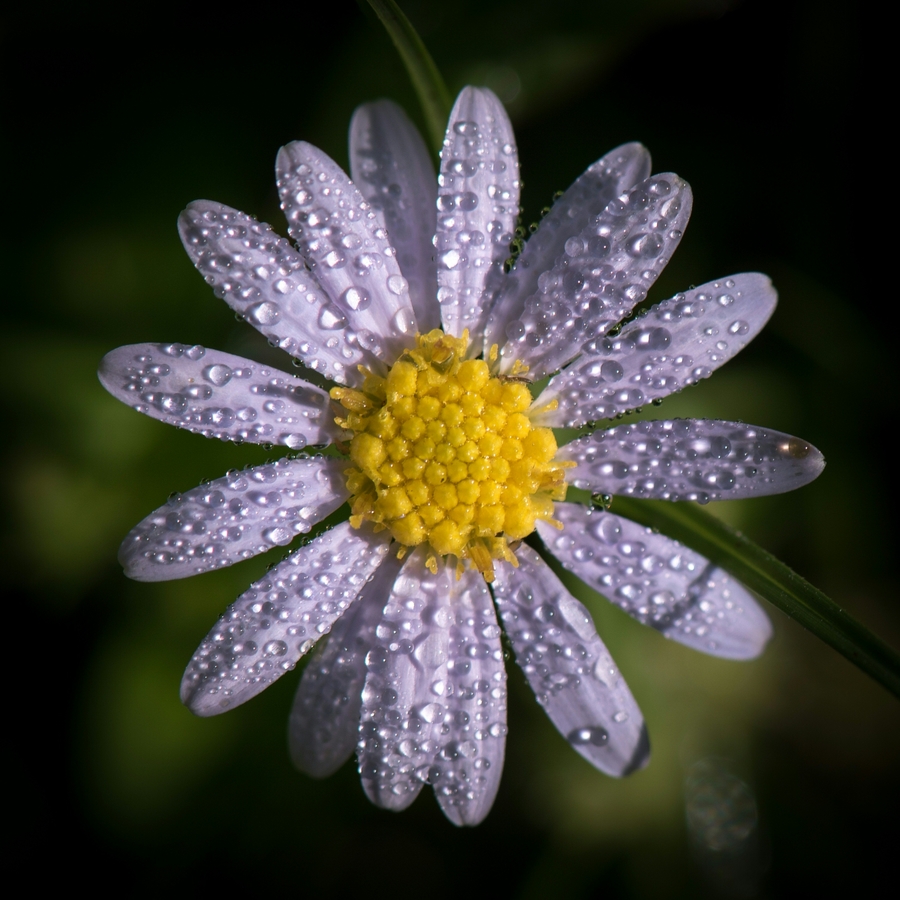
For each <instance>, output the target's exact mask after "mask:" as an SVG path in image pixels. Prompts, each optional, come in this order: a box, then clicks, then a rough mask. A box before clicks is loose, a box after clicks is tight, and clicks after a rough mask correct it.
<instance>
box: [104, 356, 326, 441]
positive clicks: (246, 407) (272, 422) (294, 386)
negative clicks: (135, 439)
mask: <svg viewBox="0 0 900 900" xmlns="http://www.w3.org/2000/svg"><path fill="white" fill-rule="evenodd" d="M98 374H99V376H100V381H101V383H102V384H103V386H104V387H105V388H106V389H107V390H108V391H109V392H110V393H111V394H112V395H113V396H114V397H115V398H116V399H117V400H121V401H122V402H123V403H127V404H128V405H129V406H131V407H133V408H134V409H136V410H137V411H138V412H142V413H144V414H145V415H148V416H151V417H152V418H154V419H159V420H160V421H162V422H166V423H168V424H169V425H176V426H177V427H178V428H186V429H187V430H188V431H195V432H197V433H199V434H202V435H204V436H205V437H217V438H221V439H222V440H232V441H250V442H251V443H254V444H283V445H284V446H285V447H290V448H291V449H292V450H301V449H303V448H304V447H306V446H308V445H311V444H330V443H331V442H332V441H333V440H334V439H335V438H336V437H338V436H339V435H340V434H341V431H340V429H339V428H338V427H337V426H336V425H335V424H334V416H333V414H332V413H331V411H330V408H329V406H330V404H329V399H328V394H326V393H325V391H323V390H320V389H319V388H317V387H313V386H312V385H311V384H307V383H306V382H305V381H300V380H299V379H298V378H296V377H295V376H293V375H289V374H288V373H287V372H281V371H279V370H278V369H272V368H269V367H268V366H264V365H261V364H260V363H258V362H254V361H253V360H250V359H244V358H242V357H240V356H232V355H231V354H230V353H222V352H221V351H220V350H207V349H205V348H204V347H200V346H193V347H191V346H188V345H186V344H131V345H129V346H127V347H119V348H118V349H117V350H113V351H112V352H111V353H107V354H106V356H104V357H103V362H101V363H100V372H99V373H98Z"/></svg>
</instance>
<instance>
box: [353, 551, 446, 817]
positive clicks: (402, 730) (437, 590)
mask: <svg viewBox="0 0 900 900" xmlns="http://www.w3.org/2000/svg"><path fill="white" fill-rule="evenodd" d="M455 578H456V572H455V569H453V568H451V567H448V566H447V565H444V564H440V565H439V568H438V572H437V574H436V575H432V574H431V572H429V571H428V569H426V568H425V554H424V551H423V550H421V549H419V550H416V551H414V552H413V553H412V554H411V555H410V556H409V557H408V558H407V561H406V564H405V565H404V566H403V569H402V570H401V572H400V575H399V577H398V578H397V580H396V582H395V583H394V589H393V591H392V592H391V596H390V598H389V599H388V601H387V605H386V606H385V609H384V614H383V616H382V619H381V621H380V622H379V624H378V626H377V627H376V630H375V634H376V637H377V639H378V643H377V644H376V646H374V647H373V648H372V649H371V650H370V651H369V653H368V655H367V656H366V669H367V671H366V681H365V686H364V687H363V694H362V699H363V706H362V715H361V718H360V729H359V748H358V753H359V772H360V776H361V778H362V784H363V789H364V790H365V792H366V794H367V795H368V797H369V799H370V800H371V801H372V802H373V803H375V804H376V805H377V806H382V807H384V808H385V809H393V810H399V809H404V808H405V807H407V806H409V804H410V803H412V801H413V800H415V798H416V796H417V795H418V793H419V791H420V790H421V789H422V785H423V784H424V783H425V782H426V781H427V780H428V777H429V773H430V771H431V766H432V762H433V760H434V756H435V752H436V750H437V744H436V742H435V737H436V734H435V732H436V730H437V729H439V728H440V725H441V723H442V722H443V716H444V710H445V703H446V699H445V697H444V694H445V693H446V685H447V679H448V677H449V676H448V669H447V662H448V660H449V656H450V625H451V622H452V620H453V611H452V608H451V604H450V598H451V596H452V595H453V583H454V581H455Z"/></svg>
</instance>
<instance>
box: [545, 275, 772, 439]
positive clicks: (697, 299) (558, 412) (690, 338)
mask: <svg viewBox="0 0 900 900" xmlns="http://www.w3.org/2000/svg"><path fill="white" fill-rule="evenodd" d="M776 301H777V294H776V293H775V289H774V288H773V287H772V282H771V281H769V279H768V278H767V277H766V276H765V275H760V274H758V273H755V272H751V273H746V274H743V275H733V276H732V277H731V278H725V279H721V280H719V281H711V282H709V283H708V284H704V285H701V286H700V287H699V288H695V289H694V290H691V291H686V292H685V293H683V294H676V295H675V296H674V297H672V298H670V299H669V300H665V301H663V302H662V303H658V304H657V305H656V306H653V307H651V309H650V310H649V311H648V312H647V315H645V316H642V317H641V318H639V319H637V320H635V321H634V322H632V323H630V324H629V325H626V326H625V327H624V328H623V329H622V333H621V334H619V335H616V336H615V337H610V336H604V337H601V338H598V339H597V340H595V341H590V342H588V344H587V345H586V346H585V347H584V348H583V349H584V353H583V354H582V356H581V358H580V359H578V360H576V361H575V362H574V363H573V364H572V365H571V366H569V368H568V369H565V370H564V371H563V372H560V374H559V375H557V376H556V377H555V378H553V380H552V381H551V382H550V384H548V385H547V389H546V390H545V391H544V392H543V394H541V402H542V403H543V402H545V401H546V402H549V401H551V400H557V401H558V403H559V406H558V408H557V409H555V410H552V411H548V412H546V413H544V414H542V415H541V416H540V417H538V418H537V419H536V421H539V422H540V424H541V425H549V426H557V427H560V426H568V427H575V428H577V427H579V426H581V425H584V424H585V423H587V422H591V421H596V420H597V419H609V418H612V417H614V416H616V415H618V414H619V413H624V412H627V411H629V410H632V409H635V408H636V407H639V406H642V405H644V404H646V403H649V402H650V401H651V400H656V399H659V398H662V397H666V396H668V395H669V394H671V393H674V392H675V391H680V390H681V389H682V388H684V387H687V386H688V385H691V384H696V382H698V381H700V380H702V379H703V378H708V377H709V376H710V375H711V374H712V373H713V372H714V371H715V370H716V369H718V368H719V366H721V365H724V364H725V363H726V362H728V360H729V359H731V358H732V357H733V356H735V355H736V354H737V353H738V352H740V351H741V350H743V349H744V347H746V346H747V344H749V343H750V341H752V340H753V338H755V337H756V335H757V334H759V332H760V331H761V330H762V328H763V326H764V325H765V324H766V322H767V321H768V320H769V317H770V316H771V315H772V312H773V311H774V309H775V303H776Z"/></svg>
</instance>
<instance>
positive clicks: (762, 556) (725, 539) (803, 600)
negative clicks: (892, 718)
mask: <svg viewBox="0 0 900 900" xmlns="http://www.w3.org/2000/svg"><path fill="white" fill-rule="evenodd" d="M612 511H613V512H615V513H617V514H621V515H623V516H625V517H626V518H628V519H633V520H634V521H635V522H640V523H641V524H642V525H648V526H650V527H651V528H657V529H659V531H661V532H662V533H663V534H666V535H668V536H669V537H671V538H675V540H678V541H681V542H682V543H683V544H686V545H687V546H688V547H691V548H693V549H694V550H696V551H697V552H698V553H702V554H703V555H704V556H705V557H707V558H708V559H709V560H711V561H712V562H714V563H716V564H717V565H719V566H721V567H722V568H723V569H726V570H727V571H729V572H730V573H731V574H732V575H734V576H735V577H736V578H738V579H740V581H742V582H743V583H744V584H745V585H746V586H747V587H749V588H750V589H751V590H753V591H755V592H756V593H757V594H759V595H760V596H762V597H764V598H765V599H766V600H768V601H769V602H770V603H773V604H774V605H775V606H777V607H778V608H779V609H780V610H781V611H782V612H785V613H787V614H788V615H789V616H790V617H791V618H792V619H796V620H797V621H798V622H799V623H800V624H801V625H803V627H804V628H806V629H808V630H809V631H811V632H812V633H813V634H814V635H816V637H818V638H821V639H822V640H823V641H825V643H826V644H828V645H829V646H830V647H833V648H834V649H835V650H837V652H838V653H840V654H842V655H843V656H845V657H846V658H847V659H849V660H850V662H852V663H853V664H854V665H856V666H858V667H859V668H860V669H862V670H863V672H865V673H866V674H867V675H870V676H871V677H872V678H874V679H875V680H876V681H877V682H879V683H880V684H881V685H883V686H884V687H885V688H887V689H888V690H889V691H890V692H891V693H892V694H894V695H895V696H896V697H900V654H898V653H897V652H896V651H895V650H893V649H892V648H891V647H889V646H888V645H887V644H885V643H884V642H883V641H881V640H880V639H879V638H877V637H876V636H875V635H874V634H872V632H870V631H869V630H868V629H867V628H865V627H864V626H863V625H861V624H860V623H859V622H857V621H856V620H855V619H854V618H853V617H852V616H851V615H850V614H849V613H847V612H846V610H843V609H841V607H840V606H838V605H837V604H836V603H835V602H834V601H833V600H831V599H830V598H828V597H827V596H825V594H823V593H822V592H821V591H820V590H819V589H818V588H815V587H813V586H812V585H811V584H810V583H809V582H808V581H806V580H805V579H803V578H801V577H800V576H799V575H798V574H797V573H796V572H794V571H792V570H791V569H789V568H788V567H787V566H786V565H785V564H784V563H783V562H781V561H780V560H778V559H776V558H775V557H774V556H772V554H771V553H768V552H766V551H765V550H763V549H762V547H759V546H757V545H756V544H754V543H753V541H751V540H748V539H747V538H746V537H744V535H742V534H741V533H740V532H739V531H735V530H734V529H733V528H729V527H728V526H727V525H725V524H724V523H723V522H721V521H719V520H718V519H716V518H715V517H714V516H711V515H710V514H709V513H707V512H704V511H703V510H701V509H700V508H699V507H697V506H696V505H695V504H693V503H665V502H658V501H656V502H655V501H648V500H634V499H633V498H631V497H614V498H613V503H612Z"/></svg>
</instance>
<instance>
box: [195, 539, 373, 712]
mask: <svg viewBox="0 0 900 900" xmlns="http://www.w3.org/2000/svg"><path fill="white" fill-rule="evenodd" d="M387 550H388V545H387V542H386V541H385V540H384V539H383V538H382V537H380V536H379V535H375V534H373V533H372V532H371V531H369V530H363V529H355V528H352V527H351V526H350V523H349V522H342V523H341V524H340V525H337V526H335V527H334V528H333V529H332V530H331V531H327V532H325V534H322V535H319V537H317V538H316V539H315V540H314V541H312V543H310V544H307V546H305V547H302V548H301V549H300V550H298V551H297V552H296V553H292V554H291V555H290V556H289V557H288V558H287V559H286V560H284V561H283V562H280V563H279V564H278V565H277V566H275V567H274V568H273V569H272V570H271V571H269V572H268V573H267V574H266V575H265V576H264V577H263V578H261V579H260V580H259V581H257V582H256V583H255V584H253V585H252V586H251V587H250V589H249V590H247V591H245V592H244V593H243V594H241V596H240V597H238V599H237V600H236V601H235V602H234V603H232V605H231V606H229V607H228V609H227V610H226V611H225V614H224V615H223V616H222V618H221V619H219V621H218V622H217V623H216V625H215V626H214V627H213V629H212V630H211V631H210V633H209V634H208V635H207V636H206V638H205V639H204V641H203V643H202V644H201V645H200V646H199V647H198V648H197V652H196V653H195V654H194V656H193V658H192V659H191V661H190V662H189V663H188V667H187V669H185V672H184V678H183V679H182V681H181V700H182V702H183V703H184V704H185V705H186V706H188V707H189V708H190V709H191V711H192V712H194V713H196V714H197V715H198V716H214V715H217V714H218V713H221V712H225V711H226V710H229V709H233V708H234V707H235V706H238V705H240V704H241V703H245V702H246V701H247V700H249V699H250V698H251V697H254V696H256V695H257V694H258V693H259V692H260V691H263V690H265V689H266V688H267V687H268V686H269V685H270V684H271V683H272V682H273V681H276V680H277V679H279V678H280V677H281V676H282V675H284V673H285V672H289V671H290V670H291V669H293V668H294V666H295V665H297V661H298V660H299V659H300V658H301V657H302V656H303V655H304V654H306V653H308V652H309V650H310V649H312V646H313V644H315V642H316V641H317V640H318V639H319V638H320V637H322V635H324V634H326V633H327V632H328V630H329V629H330V628H331V626H332V624H333V623H334V621H335V619H337V618H338V616H340V615H342V614H343V613H344V612H345V611H346V610H347V608H348V607H349V606H350V604H351V603H352V602H353V601H354V600H355V599H356V597H357V595H358V594H359V592H360V590H362V587H363V585H365V583H366V581H368V579H369V578H371V577H372V575H373V573H374V572H375V570H376V569H377V568H378V565H379V563H380V562H381V560H382V559H383V558H384V555H385V554H386V553H387Z"/></svg>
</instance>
